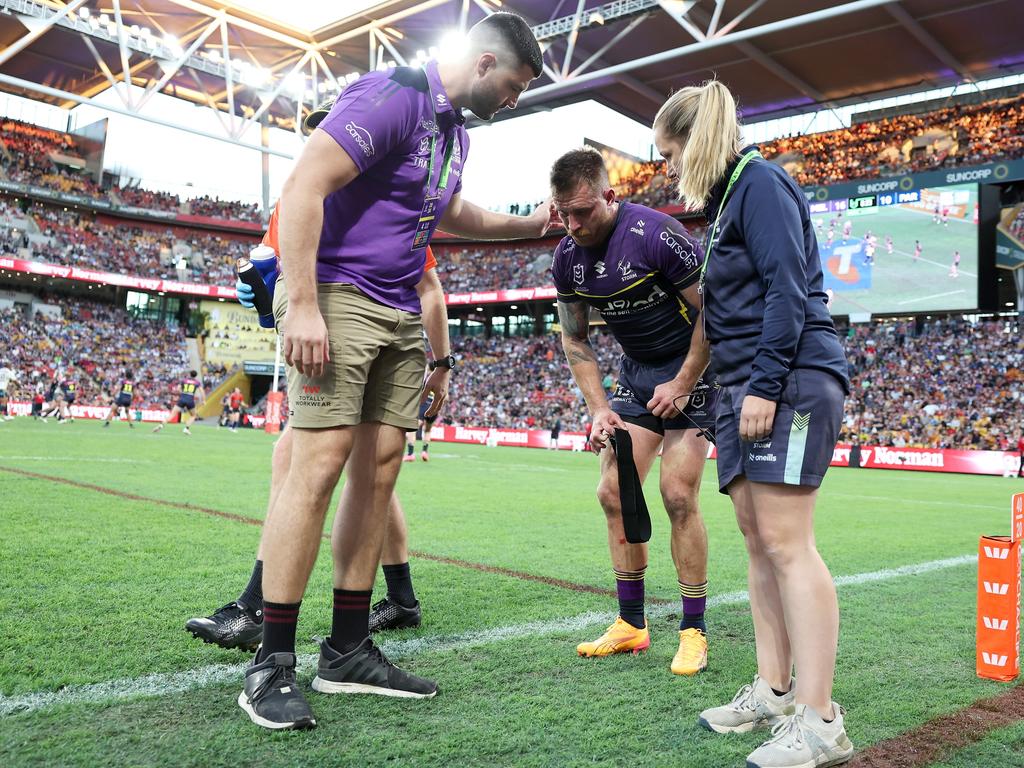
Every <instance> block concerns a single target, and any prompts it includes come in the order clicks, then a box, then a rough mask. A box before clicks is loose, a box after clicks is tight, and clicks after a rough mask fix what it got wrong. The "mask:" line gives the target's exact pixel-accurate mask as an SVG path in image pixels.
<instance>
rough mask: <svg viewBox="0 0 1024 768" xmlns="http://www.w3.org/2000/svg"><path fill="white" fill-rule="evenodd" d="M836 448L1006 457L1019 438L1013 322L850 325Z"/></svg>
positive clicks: (1019, 369) (1020, 370) (1023, 382)
mask: <svg viewBox="0 0 1024 768" xmlns="http://www.w3.org/2000/svg"><path fill="white" fill-rule="evenodd" d="M846 356H847V360H848V361H849V364H850V373H851V379H852V390H853V391H852V393H851V395H850V396H849V397H848V398H847V400H846V421H845V424H844V428H843V435H842V438H841V440H843V441H858V442H861V443H872V444H876V445H887V446H894V447H897V448H902V447H905V446H907V447H923V448H979V449H998V450H1010V449H1012V448H1013V444H1014V443H1015V441H1016V440H1017V438H1018V437H1019V436H1020V435H1021V434H1024V418H1022V416H1021V413H1022V410H1021V409H1022V407H1024V402H1022V390H1024V341H1022V339H1021V334H1020V329H1019V327H1018V325H1017V324H1016V323H1015V322H1009V321H993V320H990V321H985V322H979V323H969V322H967V321H965V320H959V319H954V318H947V319H932V320H930V321H927V320H926V321H922V324H921V327H920V328H919V329H918V328H915V323H914V322H913V321H907V322H886V323H874V324H868V325H862V326H855V327H853V328H851V329H850V331H849V332H848V335H847V337H846Z"/></svg>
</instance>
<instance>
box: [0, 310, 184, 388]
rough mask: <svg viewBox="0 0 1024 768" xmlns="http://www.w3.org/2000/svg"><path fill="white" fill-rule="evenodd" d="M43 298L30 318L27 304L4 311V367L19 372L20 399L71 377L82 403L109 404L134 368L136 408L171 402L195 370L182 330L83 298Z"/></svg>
mask: <svg viewBox="0 0 1024 768" xmlns="http://www.w3.org/2000/svg"><path fill="white" fill-rule="evenodd" d="M42 302H43V303H44V304H46V305H48V306H47V308H44V311H37V312H36V313H35V315H34V316H31V317H30V316H29V315H28V314H27V313H25V312H24V311H23V310H22V309H21V308H11V309H0V327H2V328H3V335H4V340H5V343H4V345H3V347H2V348H0V367H5V366H6V367H10V368H12V369H13V370H14V371H16V373H17V376H16V380H17V382H18V384H17V389H16V390H15V397H16V399H20V400H29V399H31V396H32V395H33V394H35V392H36V391H37V390H38V389H39V388H40V387H42V388H43V389H45V388H47V387H48V386H49V384H50V382H51V381H53V380H54V378H58V379H64V378H70V379H73V380H74V381H75V382H76V384H77V385H78V395H77V399H76V402H77V403H78V404H79V405H107V404H109V402H110V399H111V396H112V393H114V391H115V389H116V388H117V387H118V386H119V385H120V383H121V378H122V377H123V375H124V372H125V371H126V370H130V371H132V372H134V374H135V377H136V388H135V395H136V399H135V403H134V405H135V406H137V407H142V408H168V407H170V405H173V403H172V402H171V401H172V398H173V397H175V395H176V392H177V389H176V384H177V381H178V380H180V379H181V378H182V377H183V376H185V375H187V371H188V369H189V362H188V353H187V350H186V346H185V335H184V332H183V331H182V330H181V329H176V328H169V327H167V326H162V325H160V324H158V323H156V322H154V321H151V320H143V319H139V318H134V317H132V316H131V315H129V314H128V313H127V312H126V311H125V310H124V309H121V308H116V307H114V306H112V305H110V304H103V303H100V302H95V301H89V300H87V299H82V298H77V297H76V298H70V297H61V296H56V295H54V296H45V297H43V299H42ZM54 307H56V308H58V309H59V312H56V313H54V312H53V310H52V308H54Z"/></svg>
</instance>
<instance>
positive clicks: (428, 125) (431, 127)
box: [420, 120, 440, 133]
mask: <svg viewBox="0 0 1024 768" xmlns="http://www.w3.org/2000/svg"><path fill="white" fill-rule="evenodd" d="M420 128H422V129H423V130H424V131H430V132H431V133H437V132H438V131H439V130H440V128H438V126H437V123H435V122H434V121H433V120H420Z"/></svg>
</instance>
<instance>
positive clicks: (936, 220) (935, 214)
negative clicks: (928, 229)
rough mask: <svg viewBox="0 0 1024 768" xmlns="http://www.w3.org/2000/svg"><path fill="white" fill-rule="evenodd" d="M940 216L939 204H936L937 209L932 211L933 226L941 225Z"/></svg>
mask: <svg viewBox="0 0 1024 768" xmlns="http://www.w3.org/2000/svg"><path fill="white" fill-rule="evenodd" d="M939 216H940V212H939V204H938V203H936V204H935V208H934V209H933V210H932V224H938V223H939Z"/></svg>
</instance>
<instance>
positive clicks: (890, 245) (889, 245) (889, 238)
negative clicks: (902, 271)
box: [885, 235, 894, 256]
mask: <svg viewBox="0 0 1024 768" xmlns="http://www.w3.org/2000/svg"><path fill="white" fill-rule="evenodd" d="M893 246H894V243H893V241H892V235H886V236H885V252H886V253H887V254H889V255H890V256H892V250H893Z"/></svg>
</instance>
